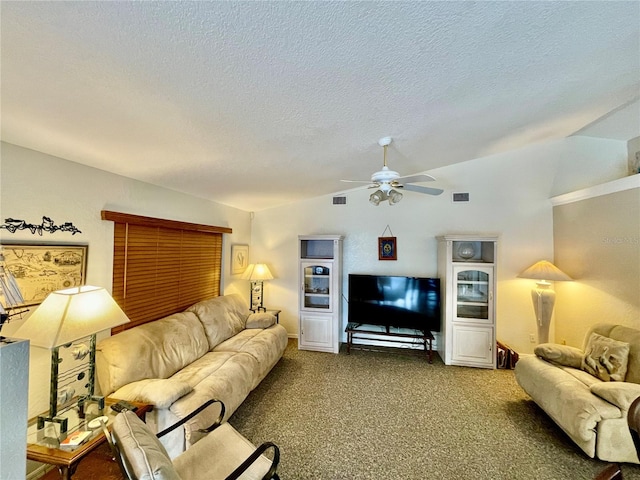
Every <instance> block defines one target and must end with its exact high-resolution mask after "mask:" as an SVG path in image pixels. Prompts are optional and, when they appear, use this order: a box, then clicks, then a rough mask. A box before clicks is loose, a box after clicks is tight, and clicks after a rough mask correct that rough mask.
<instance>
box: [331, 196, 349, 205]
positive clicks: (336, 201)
mask: <svg viewBox="0 0 640 480" xmlns="http://www.w3.org/2000/svg"><path fill="white" fill-rule="evenodd" d="M333 204H334V205H346V204H347V197H333Z"/></svg>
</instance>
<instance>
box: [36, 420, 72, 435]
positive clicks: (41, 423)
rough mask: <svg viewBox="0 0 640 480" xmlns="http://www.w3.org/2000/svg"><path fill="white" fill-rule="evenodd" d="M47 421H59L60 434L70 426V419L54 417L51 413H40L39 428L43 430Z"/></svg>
mask: <svg viewBox="0 0 640 480" xmlns="http://www.w3.org/2000/svg"><path fill="white" fill-rule="evenodd" d="M45 422H52V423H57V424H59V425H60V435H62V434H63V433H66V431H67V427H68V423H67V422H68V419H67V418H64V417H52V416H51V415H49V416H45V415H38V430H42V429H43V428H44V423H45Z"/></svg>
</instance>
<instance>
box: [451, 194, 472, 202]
mask: <svg viewBox="0 0 640 480" xmlns="http://www.w3.org/2000/svg"><path fill="white" fill-rule="evenodd" d="M452 200H453V201H454V202H468V201H469V192H464V193H454V194H453V197H452Z"/></svg>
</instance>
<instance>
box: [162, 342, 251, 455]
mask: <svg viewBox="0 0 640 480" xmlns="http://www.w3.org/2000/svg"><path fill="white" fill-rule="evenodd" d="M224 357H226V360H223V361H221V359H222V358H224ZM208 361H210V362H211V363H212V365H213V366H214V367H215V370H214V372H213V373H210V374H209V375H207V376H204V377H203V378H201V380H200V382H198V384H197V385H195V386H194V388H193V391H192V392H190V393H189V394H187V395H185V396H184V397H182V398H180V399H178V400H177V401H176V402H175V403H173V404H172V405H171V407H170V409H171V411H172V412H173V413H174V414H175V415H176V416H177V417H178V418H184V417H186V416H187V415H188V414H189V413H191V412H192V411H194V410H195V409H196V408H198V407H199V406H200V405H202V404H203V403H205V402H206V401H207V400H209V399H211V398H215V399H218V400H221V401H222V402H224V405H225V407H226V411H227V413H226V415H225V419H228V418H229V416H230V415H231V414H232V413H233V412H234V411H235V410H236V409H237V408H238V407H239V406H240V405H241V404H242V402H243V400H244V399H245V398H246V397H247V395H249V392H250V391H251V389H252V388H253V385H255V383H256V378H258V375H259V372H260V368H259V366H258V363H257V362H256V360H255V358H253V357H252V356H251V355H248V354H246V353H233V354H232V353H217V352H209V353H207V354H205V355H204V356H203V357H202V358H201V359H199V360H198V362H197V364H199V365H200V366H201V367H203V368H205V369H208V366H207V365H206V363H207V362H208ZM186 370H191V373H193V369H192V368H191V367H187V369H186ZM183 373H187V374H188V373H189V372H184V371H181V372H180V373H179V374H178V375H180V376H183ZM218 413H219V409H217V408H213V406H212V407H211V408H208V409H206V410H205V411H203V412H201V413H200V414H198V415H196V417H194V418H193V419H191V420H189V421H188V422H187V424H185V438H186V441H187V445H192V444H193V443H195V442H196V441H198V440H199V439H200V438H201V435H198V434H197V432H196V430H197V429H199V428H206V427H208V426H210V425H211V424H212V423H213V422H214V421H215V420H216V418H217V416H218Z"/></svg>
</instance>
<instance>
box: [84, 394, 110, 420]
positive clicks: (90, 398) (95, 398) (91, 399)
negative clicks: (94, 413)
mask: <svg viewBox="0 0 640 480" xmlns="http://www.w3.org/2000/svg"><path fill="white" fill-rule="evenodd" d="M88 403H97V404H98V408H99V409H100V411H102V410H104V405H105V403H104V397H103V396H102V395H84V396H82V397H80V398H79V399H78V416H79V417H80V418H84V407H85V405H87V404H88Z"/></svg>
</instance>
